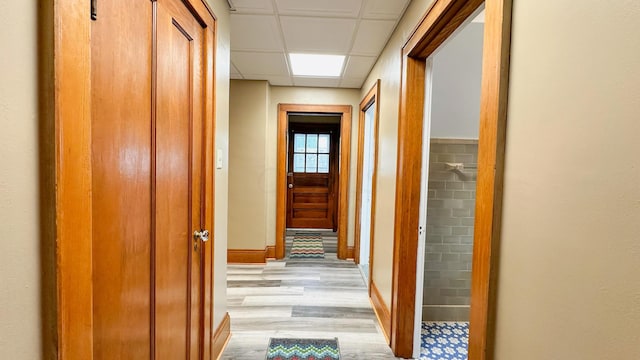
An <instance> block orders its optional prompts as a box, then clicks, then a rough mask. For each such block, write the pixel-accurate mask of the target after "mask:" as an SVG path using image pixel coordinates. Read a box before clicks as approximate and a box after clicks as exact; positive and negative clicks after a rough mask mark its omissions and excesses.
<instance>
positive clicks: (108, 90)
mask: <svg viewBox="0 0 640 360" xmlns="http://www.w3.org/2000/svg"><path fill="white" fill-rule="evenodd" d="M151 20H152V5H151V2H150V1H130V0H110V1H104V2H101V3H100V17H99V20H98V21H93V22H92V23H91V33H92V34H91V59H92V72H91V82H92V87H91V88H92V93H91V103H92V109H91V118H92V124H91V126H92V134H91V136H92V159H91V161H92V168H93V169H92V172H93V174H92V188H93V189H92V203H93V236H92V237H93V253H94V254H95V256H94V257H93V329H94V333H93V341H94V350H93V356H94V357H93V358H94V359H96V360H101V359H105V360H106V359H108V360H111V359H149V358H150V349H151V345H150V343H151V327H150V326H151V322H150V321H151V319H150V308H151V297H150V277H151V263H150V262H151V244H150V241H149V239H150V238H151V213H150V204H151V126H150V123H151V46H150V44H151V30H152V21H151ZM123 69H126V72H125V71H123ZM132 84H135V86H131V85H132Z"/></svg>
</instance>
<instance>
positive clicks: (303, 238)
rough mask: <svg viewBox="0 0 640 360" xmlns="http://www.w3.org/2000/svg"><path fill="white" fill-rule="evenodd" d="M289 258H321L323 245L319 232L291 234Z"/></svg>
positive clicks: (322, 256)
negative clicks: (291, 241)
mask: <svg viewBox="0 0 640 360" xmlns="http://www.w3.org/2000/svg"><path fill="white" fill-rule="evenodd" d="M289 258H291V259H322V258H324V247H323V245H322V235H321V234H319V233H297V234H295V235H294V236H293V244H292V245H291V254H290V255H289Z"/></svg>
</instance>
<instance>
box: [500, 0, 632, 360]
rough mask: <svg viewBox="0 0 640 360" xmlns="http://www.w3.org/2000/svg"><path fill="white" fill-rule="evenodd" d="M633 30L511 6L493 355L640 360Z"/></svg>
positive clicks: (539, 4) (576, 10)
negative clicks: (501, 215) (509, 67)
mask: <svg viewBox="0 0 640 360" xmlns="http://www.w3.org/2000/svg"><path fill="white" fill-rule="evenodd" d="M638 24H640V2H638V1H600V0H585V1H573V0H541V1H514V9H513V29H512V50H511V76H510V90H509V109H508V125H507V148H506V170H505V186H504V210H503V221H502V242H501V243H502V245H501V251H500V269H499V270H500V275H499V282H498V301H497V303H498V313H497V337H496V341H497V348H496V357H495V358H496V360H511V359H518V360H534V359H535V360H538V359H581V360H601V359H639V358H640V156H639V155H640V61H639V59H640V36H638V35H639V34H640V27H639V25H638Z"/></svg>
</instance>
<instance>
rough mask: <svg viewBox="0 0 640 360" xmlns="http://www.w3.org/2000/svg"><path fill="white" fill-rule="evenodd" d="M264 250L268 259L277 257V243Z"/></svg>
mask: <svg viewBox="0 0 640 360" xmlns="http://www.w3.org/2000/svg"><path fill="white" fill-rule="evenodd" d="M264 252H265V257H266V258H267V259H275V258H276V247H275V245H269V246H267V248H266V249H265V250H264Z"/></svg>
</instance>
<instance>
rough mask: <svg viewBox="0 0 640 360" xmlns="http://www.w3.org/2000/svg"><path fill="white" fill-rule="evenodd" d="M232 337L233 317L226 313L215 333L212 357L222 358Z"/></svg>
mask: <svg viewBox="0 0 640 360" xmlns="http://www.w3.org/2000/svg"><path fill="white" fill-rule="evenodd" d="M230 339H231V318H230V317H229V313H226V314H225V316H224V318H223V319H222V321H221V322H220V325H219V326H218V328H217V329H216V332H215V333H214V335H213V342H212V346H213V354H212V356H211V358H212V359H220V357H221V356H222V353H223V352H224V349H225V348H226V347H227V344H228V343H229V340H230Z"/></svg>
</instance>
